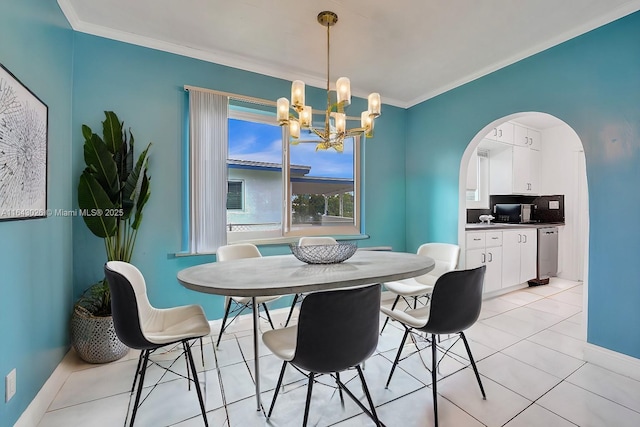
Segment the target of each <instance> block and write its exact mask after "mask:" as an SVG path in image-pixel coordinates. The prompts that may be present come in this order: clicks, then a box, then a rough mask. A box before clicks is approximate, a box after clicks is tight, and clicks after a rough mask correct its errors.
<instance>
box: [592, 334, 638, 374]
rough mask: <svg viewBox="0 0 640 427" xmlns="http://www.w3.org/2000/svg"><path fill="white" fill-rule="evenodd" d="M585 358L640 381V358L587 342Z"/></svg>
mask: <svg viewBox="0 0 640 427" xmlns="http://www.w3.org/2000/svg"><path fill="white" fill-rule="evenodd" d="M584 360H585V361H587V362H589V363H593V364H594V365H598V366H600V367H603V368H605V369H608V370H610V371H612V372H615V373H617V374H620V375H624V376H626V377H629V378H633V379H634V380H636V381H640V359H636V358H635V357H631V356H627V355H626V354H622V353H618V352H615V351H612V350H609V349H606V348H604V347H599V346H597V345H593V344H589V343H585V345H584Z"/></svg>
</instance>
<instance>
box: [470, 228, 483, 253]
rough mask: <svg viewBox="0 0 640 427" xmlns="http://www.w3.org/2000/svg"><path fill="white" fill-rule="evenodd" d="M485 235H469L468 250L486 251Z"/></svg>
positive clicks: (481, 233)
mask: <svg viewBox="0 0 640 427" xmlns="http://www.w3.org/2000/svg"><path fill="white" fill-rule="evenodd" d="M485 234H486V233H484V232H480V233H467V249H484V247H485Z"/></svg>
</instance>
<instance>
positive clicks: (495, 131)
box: [493, 128, 498, 136]
mask: <svg viewBox="0 0 640 427" xmlns="http://www.w3.org/2000/svg"><path fill="white" fill-rule="evenodd" d="M493 136H498V128H493Z"/></svg>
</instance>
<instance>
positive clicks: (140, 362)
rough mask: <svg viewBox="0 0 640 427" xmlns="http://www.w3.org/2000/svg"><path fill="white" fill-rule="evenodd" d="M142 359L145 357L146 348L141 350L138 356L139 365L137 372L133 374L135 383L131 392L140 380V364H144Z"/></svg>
mask: <svg viewBox="0 0 640 427" xmlns="http://www.w3.org/2000/svg"><path fill="white" fill-rule="evenodd" d="M142 359H144V350H143V351H140V356H138V366H137V367H136V374H135V375H134V376H133V384H131V393H130V394H133V391H134V390H135V389H136V381H137V380H138V375H140V366H142Z"/></svg>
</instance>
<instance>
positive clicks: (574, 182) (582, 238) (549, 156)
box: [458, 112, 589, 328]
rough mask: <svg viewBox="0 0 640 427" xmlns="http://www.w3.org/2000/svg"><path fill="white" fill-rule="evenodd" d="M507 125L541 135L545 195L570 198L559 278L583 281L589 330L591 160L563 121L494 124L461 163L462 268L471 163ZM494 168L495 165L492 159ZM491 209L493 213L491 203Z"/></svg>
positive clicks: (533, 116)
mask: <svg viewBox="0 0 640 427" xmlns="http://www.w3.org/2000/svg"><path fill="white" fill-rule="evenodd" d="M507 122H510V123H514V124H516V125H520V127H526V128H528V129H533V130H536V131H537V132H539V133H540V135H541V141H542V145H541V149H540V153H539V154H538V155H540V165H541V166H540V179H539V181H540V184H539V190H540V191H539V194H563V195H564V198H565V226H563V227H560V243H559V257H558V258H559V268H558V276H559V277H562V278H566V279H569V280H576V281H583V283H584V299H583V317H584V320H585V321H584V322H583V326H584V327H585V328H586V313H587V295H588V291H587V283H586V282H587V277H588V274H587V273H588V262H587V260H588V242H589V238H588V236H589V212H588V187H587V177H586V166H585V156H584V151H583V147H582V142H581V141H580V138H579V137H578V135H577V134H576V132H575V131H574V130H573V129H572V128H571V127H570V126H569V125H568V124H567V123H565V122H563V121H562V120H560V119H559V118H557V117H554V116H551V115H549V114H546V113H540V112H521V113H516V114H511V115H508V116H505V117H502V118H500V119H497V120H495V121H493V122H491V123H488V124H487V125H486V126H485V127H484V128H483V129H482V130H480V132H478V134H477V135H476V136H475V137H474V138H473V139H472V140H471V142H470V143H469V145H468V146H467V148H466V150H465V152H464V154H463V156H462V159H461V162H460V179H459V204H458V206H459V213H458V242H459V244H460V246H461V262H460V265H461V266H465V261H466V259H465V244H466V238H465V232H466V226H467V207H468V204H467V175H468V170H469V162H470V160H471V159H472V157H473V156H474V155H475V153H476V149H477V148H478V147H479V146H480V145H481V142H482V146H486V145H487V141H486V139H485V137H486V136H487V135H489V134H490V133H491V132H492V131H493V129H496V128H499V127H500V126H501V125H503V124H504V123H507ZM483 141H485V142H483ZM489 145H490V144H489ZM498 145H500V144H498ZM489 154H490V153H489ZM488 164H489V165H490V156H489V162H488ZM478 191H479V190H478ZM487 191H488V190H487ZM503 194H504V193H503ZM470 206H473V207H477V206H478V205H477V204H476V205H475V206H474V205H473V202H471V204H470ZM487 208H489V206H488V202H487Z"/></svg>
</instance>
